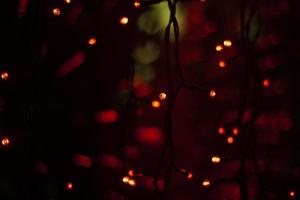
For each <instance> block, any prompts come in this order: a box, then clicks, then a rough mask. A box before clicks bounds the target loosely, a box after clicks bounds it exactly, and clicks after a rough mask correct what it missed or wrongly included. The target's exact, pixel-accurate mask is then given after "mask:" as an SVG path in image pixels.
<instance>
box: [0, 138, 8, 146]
mask: <svg viewBox="0 0 300 200" xmlns="http://www.w3.org/2000/svg"><path fill="white" fill-rule="evenodd" d="M9 143H10V141H9V139H8V138H3V139H2V140H1V144H2V145H3V146H8V145H9Z"/></svg>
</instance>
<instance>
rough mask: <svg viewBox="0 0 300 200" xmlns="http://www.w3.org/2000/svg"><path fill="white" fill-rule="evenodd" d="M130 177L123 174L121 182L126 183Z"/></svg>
mask: <svg viewBox="0 0 300 200" xmlns="http://www.w3.org/2000/svg"><path fill="white" fill-rule="evenodd" d="M129 180H130V178H129V177H128V176H125V177H123V178H122V181H123V183H128V182H129Z"/></svg>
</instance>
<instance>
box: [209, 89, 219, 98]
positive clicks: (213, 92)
mask: <svg viewBox="0 0 300 200" xmlns="http://www.w3.org/2000/svg"><path fill="white" fill-rule="evenodd" d="M216 95H217V93H216V91H214V90H211V91H210V92H209V96H210V97H212V98H213V97H215V96H216Z"/></svg>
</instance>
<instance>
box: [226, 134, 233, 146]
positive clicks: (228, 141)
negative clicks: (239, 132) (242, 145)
mask: <svg viewBox="0 0 300 200" xmlns="http://www.w3.org/2000/svg"><path fill="white" fill-rule="evenodd" d="M233 142H234V138H233V137H231V136H229V137H228V138H227V143H228V144H233Z"/></svg>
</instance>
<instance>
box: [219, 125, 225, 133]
mask: <svg viewBox="0 0 300 200" xmlns="http://www.w3.org/2000/svg"><path fill="white" fill-rule="evenodd" d="M218 133H219V134H220V135H225V133H226V129H225V128H224V127H222V126H221V127H220V128H219V129H218Z"/></svg>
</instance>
